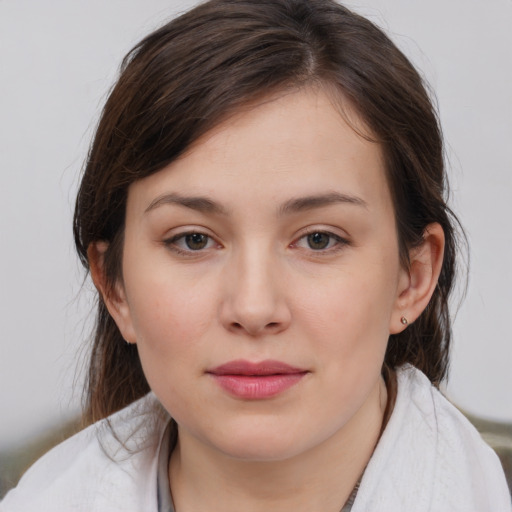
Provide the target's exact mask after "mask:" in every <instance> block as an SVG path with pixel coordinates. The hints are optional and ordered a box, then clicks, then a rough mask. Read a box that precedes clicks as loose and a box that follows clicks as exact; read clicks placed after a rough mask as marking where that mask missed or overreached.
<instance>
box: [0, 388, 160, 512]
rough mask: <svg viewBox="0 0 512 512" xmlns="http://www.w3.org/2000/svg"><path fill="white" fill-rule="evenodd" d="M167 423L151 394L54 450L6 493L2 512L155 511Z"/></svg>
mask: <svg viewBox="0 0 512 512" xmlns="http://www.w3.org/2000/svg"><path fill="white" fill-rule="evenodd" d="M167 423H168V416H166V414H165V413H164V412H163V410H162V408H161V406H160V405H159V403H158V401H157V400H156V398H154V396H153V395H152V394H149V395H147V396H146V397H144V398H142V399H140V400H138V401H137V402H134V403H133V404H131V405H130V406H128V407H127V408H125V409H123V410H121V411H119V412H118V413H116V414H114V415H112V416H111V417H109V418H107V419H105V420H102V421H100V422H98V423H96V424H94V425H91V426H90V427H88V428H86V429H85V430H83V431H81V432H79V433H78V434H76V435H75V436H73V437H71V438H69V439H68V440H66V441H65V442H63V443H61V444H60V445H58V446H56V447H55V448H54V449H52V450H50V451H49V452H48V453H47V454H46V455H45V456H43V457H42V458H41V459H40V460H39V461H37V462H36V463H35V464H34V465H33V466H32V467H31V468H30V469H29V470H28V471H27V472H26V473H25V475H24V476H23V478H22V479H21V480H20V482H19V484H18V486H17V487H16V488H15V489H13V490H12V491H10V492H9V493H8V494H7V496H6V497H5V499H4V500H3V501H2V503H1V504H0V511H1V512H17V511H24V512H31V511H38V512H46V511H48V512H50V511H51V512H64V511H66V512H75V511H76V512H78V511H86V510H87V511H90V510H102V512H110V511H112V512H113V511H117V510H119V511H121V510H122V511H123V512H128V511H131V510H134V511H135V510H151V509H152V508H154V506H156V505H155V504H154V503H153V501H154V500H155V499H156V497H155V494H156V490H155V489H156V464H157V452H158V445H159V443H160V440H161V439H160V438H161V434H162V432H163V430H164V428H165V425H166V424H167ZM153 484H154V485H153ZM155 510H156V509H155Z"/></svg>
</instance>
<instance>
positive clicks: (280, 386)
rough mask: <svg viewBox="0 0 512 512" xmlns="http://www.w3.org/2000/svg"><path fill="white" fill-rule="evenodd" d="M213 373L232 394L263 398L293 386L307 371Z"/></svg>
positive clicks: (248, 397)
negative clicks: (254, 373) (249, 373)
mask: <svg viewBox="0 0 512 512" xmlns="http://www.w3.org/2000/svg"><path fill="white" fill-rule="evenodd" d="M211 375H212V377H213V378H214V379H215V380H216V381H217V383H218V384H219V385H220V387H221V388H223V389H224V390H225V391H227V392H228V393H230V394H231V395H234V396H236V397H237V398H244V399H246V400H261V399H264V398H271V397H273V396H276V395H278V394H280V393H282V392H284V391H286V390H287V389H289V388H291V387H292V386H294V385H295V384H297V383H298V382H299V381H300V380H301V379H302V378H303V377H304V376H305V375H306V372H301V373H283V374H276V375H215V374H211Z"/></svg>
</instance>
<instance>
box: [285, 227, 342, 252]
mask: <svg viewBox="0 0 512 512" xmlns="http://www.w3.org/2000/svg"><path fill="white" fill-rule="evenodd" d="M315 233H320V234H323V235H327V236H329V237H330V238H332V239H334V240H335V241H336V244H335V245H334V246H332V247H328V248H326V249H317V250H315V249H312V248H306V247H304V248H303V247H300V246H299V245H298V243H299V241H300V240H302V239H304V238H306V237H307V236H309V235H312V234H315ZM290 245H291V247H297V248H298V249H305V250H308V251H310V252H312V253H314V254H319V255H320V254H326V253H331V252H336V251H338V250H341V249H343V247H346V246H349V245H351V241H350V238H349V237H348V236H344V235H341V234H339V233H336V232H334V231H333V230H332V229H329V228H326V227H319V226H310V227H308V228H305V230H304V231H303V232H301V233H300V234H299V235H298V236H297V237H296V238H295V240H294V242H292V243H291V244H290Z"/></svg>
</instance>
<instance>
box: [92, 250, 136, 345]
mask: <svg viewBox="0 0 512 512" xmlns="http://www.w3.org/2000/svg"><path fill="white" fill-rule="evenodd" d="M107 249H108V243H107V242H103V241H101V242H93V243H91V244H90V245H89V247H88V248H87V258H88V259H89V268H90V269H91V277H92V280H93V282H94V286H96V289H97V290H98V292H99V293H100V295H101V297H102V298H103V302H104V303H105V306H106V307H107V309H108V312H109V313H110V316H111V317H112V318H113V319H114V322H115V323H116V325H117V327H118V329H119V331H120V332H121V336H122V337H123V338H124V339H125V340H126V342H127V343H135V341H136V337H135V330H134V328H133V322H132V318H131V312H130V306H129V304H128V301H127V300H126V293H125V290H124V287H123V284H122V283H121V282H116V283H114V284H111V283H109V281H108V279H107V276H106V272H105V264H104V262H105V253H106V252H107Z"/></svg>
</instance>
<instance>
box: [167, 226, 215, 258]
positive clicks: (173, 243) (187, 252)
mask: <svg viewBox="0 0 512 512" xmlns="http://www.w3.org/2000/svg"><path fill="white" fill-rule="evenodd" d="M194 235H199V236H202V237H205V238H206V246H205V247H203V248H201V249H191V248H188V249H185V248H182V247H180V246H179V245H178V242H179V241H181V240H183V242H184V243H186V238H187V237H191V236H194ZM212 242H213V243H215V241H214V239H213V238H212V237H211V236H210V235H207V234H205V233H202V232H200V231H187V232H185V233H179V234H177V235H175V236H173V237H171V238H169V239H167V240H164V244H165V245H166V247H168V248H169V249H171V250H172V251H174V252H175V253H177V254H180V255H184V256H196V255H200V254H201V253H202V252H203V251H204V249H210V248H211V247H208V245H209V244H210V243H212Z"/></svg>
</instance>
